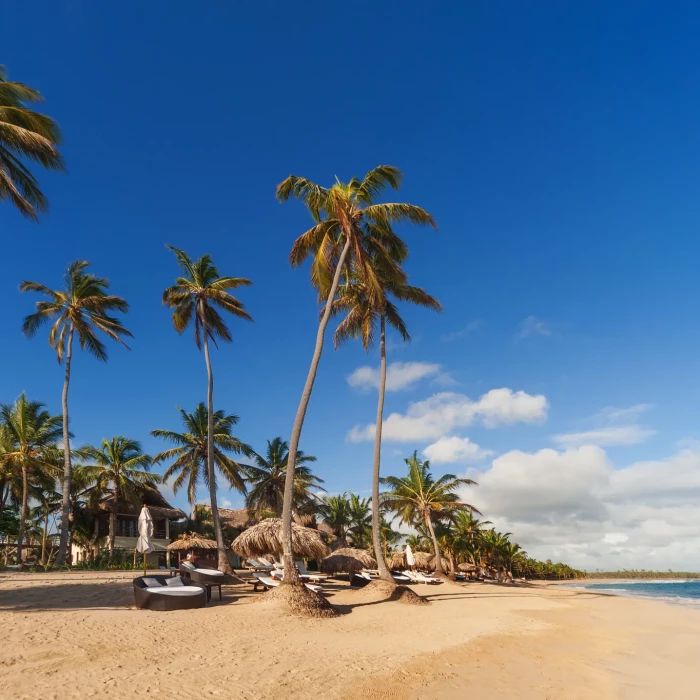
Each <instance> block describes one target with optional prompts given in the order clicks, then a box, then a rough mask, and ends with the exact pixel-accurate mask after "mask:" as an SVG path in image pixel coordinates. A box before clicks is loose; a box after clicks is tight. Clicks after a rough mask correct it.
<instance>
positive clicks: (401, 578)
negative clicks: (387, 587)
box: [391, 571, 411, 583]
mask: <svg viewBox="0 0 700 700" xmlns="http://www.w3.org/2000/svg"><path fill="white" fill-rule="evenodd" d="M391 577H392V578H393V579H394V581H396V583H409V582H410V581H411V579H410V578H409V577H408V576H406V575H405V574H402V573H399V572H398V571H392V572H391Z"/></svg>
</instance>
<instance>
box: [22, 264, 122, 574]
mask: <svg viewBox="0 0 700 700" xmlns="http://www.w3.org/2000/svg"><path fill="white" fill-rule="evenodd" d="M89 266H90V263H89V262H87V261H86V260H76V261H75V262H72V263H71V264H70V265H68V269H67V270H66V273H65V276H64V280H65V288H64V289H61V290H58V291H55V290H53V289H49V288H48V287H46V286H45V285H43V284H40V283H39V282H22V284H20V286H19V290H20V292H39V293H40V294H44V295H45V296H47V297H48V298H49V301H38V302H37V303H36V312H35V313H33V314H30V315H29V316H27V317H26V318H25V319H24V324H23V325H22V330H23V331H24V334H25V335H26V336H27V337H28V338H31V337H33V336H34V335H35V334H36V332H37V331H38V330H39V328H40V327H41V326H42V325H43V324H44V323H47V322H49V321H51V322H52V326H51V331H50V332H49V345H50V346H51V347H52V348H53V349H54V350H55V352H56V358H57V359H58V362H59V364H60V363H61V362H63V361H64V360H65V365H66V371H65V377H64V380H63V396H62V406H63V488H62V491H61V493H62V494H63V508H62V511H61V537H60V541H59V546H58V556H57V557H56V563H57V564H59V566H60V565H62V564H65V562H66V558H67V556H68V539H69V530H70V523H69V518H70V493H71V476H72V465H71V450H70V435H69V433H68V387H69V385H70V373H71V360H72V358H73V336H74V335H75V334H76V333H77V335H78V342H79V343H80V348H81V350H85V349H86V348H87V350H88V352H90V353H91V354H92V355H93V356H94V357H96V358H97V359H98V360H100V361H102V362H106V361H107V349H106V348H105V345H104V343H103V342H102V341H101V340H100V339H99V337H98V336H97V331H98V330H99V331H102V332H103V333H104V334H105V335H106V336H107V337H108V338H111V339H112V340H116V341H117V342H119V343H121V344H122V345H123V346H124V347H125V348H127V350H128V349H129V348H128V346H127V345H126V343H125V342H124V341H123V340H122V336H128V337H132V335H131V333H130V332H129V331H128V330H127V329H126V328H125V327H124V326H123V325H122V323H121V321H120V320H119V319H117V318H115V317H114V316H110V315H109V313H110V312H113V311H119V312H122V313H126V312H127V311H128V310H129V305H128V304H127V303H126V301H124V299H122V298H121V297H118V296H114V295H112V294H108V293H107V290H108V288H109V282H108V281H107V280H106V279H104V278H102V277H95V275H93V274H92V273H89V272H86V270H87V268H88V267H89Z"/></svg>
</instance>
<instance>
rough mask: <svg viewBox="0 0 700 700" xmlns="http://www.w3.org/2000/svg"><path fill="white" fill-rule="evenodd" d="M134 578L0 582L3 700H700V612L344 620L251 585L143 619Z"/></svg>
mask: <svg viewBox="0 0 700 700" xmlns="http://www.w3.org/2000/svg"><path fill="white" fill-rule="evenodd" d="M131 578H132V575H131V574H130V573H128V572H124V573H121V572H116V573H112V572H109V573H108V572H96V573H59V572H57V573H51V574H0V634H1V636H0V638H1V639H2V646H1V648H0V697H3V698H5V697H12V698H16V699H17V700H19V699H23V698H24V699H27V700H29V699H32V700H33V699H34V698H37V699H39V698H41V699H42V700H49V699H50V698H61V699H63V698H66V699H67V698H86V697H92V696H99V697H101V698H137V697H144V696H145V695H148V696H150V697H156V696H157V697H163V698H166V697H197V698H206V697H212V698H240V699H243V700H245V699H249V700H253V699H254V700H265V699H267V698H275V699H276V700H278V699H279V698H281V697H284V698H292V699H301V698H304V699H306V698H318V699H319V700H325V699H327V698H330V699H332V698H339V699H343V700H360V699H362V700H379V699H383V698H392V699H404V698H405V699H406V700H419V699H420V700H443V699H444V700H446V699H447V698H450V699H452V698H462V697H464V698H466V697H469V698H471V699H476V700H481V699H484V700H485V699H486V698H489V700H491V699H492V698H506V699H510V698H513V699H515V698H517V699H518V700H545V699H549V700H568V699H571V700H579V699H581V700H584V699H586V700H588V699H590V700H594V699H595V700H608V699H613V698H615V699H618V698H619V699H622V700H627V699H630V700H631V699H632V698H634V699H635V700H646V698H655V700H656V699H658V697H659V696H660V695H662V696H664V695H671V696H672V697H673V698H674V700H685V699H686V698H688V699H690V698H693V699H696V698H698V697H700V695H699V694H698V690H697V685H698V680H699V679H700V673H699V672H698V661H697V659H698V658H700V612H699V611H696V610H688V609H684V608H680V607H673V606H669V605H666V604H664V603H661V602H656V601H644V600H633V599H625V598H615V597H611V596H606V595H601V594H595V593H590V592H584V591H577V590H573V589H564V588H561V587H555V586H536V587H531V588H513V587H506V586H497V585H493V584H478V583H472V584H465V585H457V584H452V583H446V584H443V585H441V586H427V585H422V586H415V587H413V588H414V590H415V591H416V592H418V593H420V594H421V595H423V596H425V597H427V598H428V599H429V600H430V601H431V604H430V605H429V606H425V607H423V606H407V605H402V604H400V603H396V602H385V601H383V600H382V599H381V595H379V594H377V593H371V592H370V593H366V592H363V591H362V590H359V591H353V590H349V589H348V586H347V584H346V583H336V584H333V585H332V586H330V588H332V593H331V595H330V596H329V600H330V601H331V602H332V603H333V605H334V606H336V607H337V608H338V610H339V611H340V613H341V614H340V615H339V616H338V617H335V618H332V619H320V620H319V619H304V618H298V617H293V616H290V615H289V614H287V613H286V611H285V610H284V609H283V608H281V607H280V604H279V603H275V602H272V601H271V602H257V604H251V603H254V602H256V600H257V599H259V598H260V596H261V595H262V594H261V593H253V592H252V586H225V587H224V600H223V601H222V602H219V601H218V600H216V598H217V594H216V593H214V598H215V600H213V601H212V603H211V604H209V605H208V606H207V607H206V608H204V609H199V610H185V611H178V612H169V613H158V612H151V611H143V610H136V609H134V608H133V607H129V606H131V605H132V604H133V594H132V589H131Z"/></svg>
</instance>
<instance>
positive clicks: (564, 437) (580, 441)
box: [552, 403, 656, 447]
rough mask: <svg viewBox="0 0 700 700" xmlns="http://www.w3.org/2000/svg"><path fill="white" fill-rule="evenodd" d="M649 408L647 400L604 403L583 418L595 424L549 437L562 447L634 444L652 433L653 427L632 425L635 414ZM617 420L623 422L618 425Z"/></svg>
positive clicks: (634, 422)
mask: <svg viewBox="0 0 700 700" xmlns="http://www.w3.org/2000/svg"><path fill="white" fill-rule="evenodd" d="M652 407H653V406H652V404H648V403H639V404H636V405H634V406H629V407H628V408H615V407H613V406H608V407H607V408H604V409H602V410H600V411H598V413H596V414H595V415H594V416H592V417H591V418H589V419H587V420H586V422H590V423H593V424H594V425H595V426H596V427H594V428H592V429H590V430H584V431H581V432H575V433H560V434H559V435H552V440H553V441H554V442H556V443H557V444H558V445H561V446H563V447H577V446H579V445H599V446H601V447H603V446H608V447H611V446H613V445H636V444H638V443H640V442H644V441H645V440H646V439H647V438H650V437H651V436H652V435H655V434H656V431H655V430H651V429H649V428H644V427H642V426H640V425H637V424H636V420H637V419H638V418H639V416H640V415H641V414H642V413H645V412H646V411H648V410H649V409H651V408H652ZM621 422H624V424H623V425H620V423H621Z"/></svg>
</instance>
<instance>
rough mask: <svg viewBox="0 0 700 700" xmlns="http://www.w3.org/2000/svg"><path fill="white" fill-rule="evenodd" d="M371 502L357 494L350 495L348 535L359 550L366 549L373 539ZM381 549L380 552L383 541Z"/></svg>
mask: <svg viewBox="0 0 700 700" xmlns="http://www.w3.org/2000/svg"><path fill="white" fill-rule="evenodd" d="M371 502H372V501H371V499H370V498H361V497H360V496H358V495H357V494H356V493H351V494H349V498H348V511H349V516H350V524H349V526H348V535H350V537H351V538H352V543H353V545H354V546H355V547H357V548H358V549H365V548H366V547H367V545H368V544H369V540H371V538H372V510H371V508H370V504H371ZM379 547H380V549H379V551H381V540H380V545H379ZM375 558H376V557H375ZM380 558H381V555H380Z"/></svg>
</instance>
